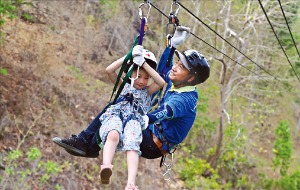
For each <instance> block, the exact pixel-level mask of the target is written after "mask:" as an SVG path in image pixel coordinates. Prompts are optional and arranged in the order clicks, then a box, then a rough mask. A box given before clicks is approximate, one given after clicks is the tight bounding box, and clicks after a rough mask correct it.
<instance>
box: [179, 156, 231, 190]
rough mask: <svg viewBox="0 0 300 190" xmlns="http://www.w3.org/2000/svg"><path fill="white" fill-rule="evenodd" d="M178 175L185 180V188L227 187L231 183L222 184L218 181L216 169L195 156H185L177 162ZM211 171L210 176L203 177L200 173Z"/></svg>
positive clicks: (204, 189) (207, 189)
mask: <svg viewBox="0 0 300 190" xmlns="http://www.w3.org/2000/svg"><path fill="white" fill-rule="evenodd" d="M179 165H180V168H183V169H181V171H180V174H179V175H180V177H181V179H182V180H183V181H184V182H185V185H186V187H187V188H195V189H199V188H200V189H203V190H209V189H228V188H229V187H231V184H230V183H229V184H225V185H222V184H220V183H219V182H218V180H219V178H220V176H219V175H218V171H217V170H215V169H213V168H211V166H210V164H209V163H207V162H206V161H205V160H203V159H197V158H195V157H191V158H185V159H184V160H180V162H179ZM205 172H208V173H211V176H210V178H205V177H203V176H202V175H203V174H204V173H205Z"/></svg>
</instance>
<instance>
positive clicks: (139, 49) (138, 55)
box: [132, 45, 145, 67]
mask: <svg viewBox="0 0 300 190" xmlns="http://www.w3.org/2000/svg"><path fill="white" fill-rule="evenodd" d="M143 49H144V47H143V46H141V45H136V46H134V47H133V49H132V57H133V63H135V64H136V65H138V66H140V67H141V66H142V65H143V63H144V62H145V59H144V56H143Z"/></svg>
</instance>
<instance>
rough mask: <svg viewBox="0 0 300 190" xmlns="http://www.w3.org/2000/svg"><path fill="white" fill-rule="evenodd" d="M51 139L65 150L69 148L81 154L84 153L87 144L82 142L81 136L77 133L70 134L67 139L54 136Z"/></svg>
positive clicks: (83, 154)
mask: <svg viewBox="0 0 300 190" xmlns="http://www.w3.org/2000/svg"><path fill="white" fill-rule="evenodd" d="M52 141H53V142H55V143H56V144H57V145H59V146H61V147H63V148H65V149H66V150H69V151H71V152H74V153H76V154H79V155H81V156H85V155H86V150H87V148H88V144H87V143H86V142H84V141H83V139H82V138H79V137H78V136H77V135H72V136H71V137H70V138H68V139H61V138H59V137H54V138H53V139H52Z"/></svg>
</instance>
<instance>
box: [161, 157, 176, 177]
mask: <svg viewBox="0 0 300 190" xmlns="http://www.w3.org/2000/svg"><path fill="white" fill-rule="evenodd" d="M170 154H171V163H170V164H167V162H166V159H167V156H168V155H165V157H164V158H163V165H164V166H165V167H166V171H165V173H164V174H163V177H164V180H166V181H167V180H170V179H171V170H172V164H173V159H174V155H173V153H170Z"/></svg>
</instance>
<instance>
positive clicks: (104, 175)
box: [100, 165, 113, 185]
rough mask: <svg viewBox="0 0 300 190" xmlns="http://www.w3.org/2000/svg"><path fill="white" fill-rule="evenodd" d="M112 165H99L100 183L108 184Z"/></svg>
mask: <svg viewBox="0 0 300 190" xmlns="http://www.w3.org/2000/svg"><path fill="white" fill-rule="evenodd" d="M112 167H113V165H101V171H100V179H101V183H102V184H105V185H107V184H109V183H110V177H111V175H112Z"/></svg>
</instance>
